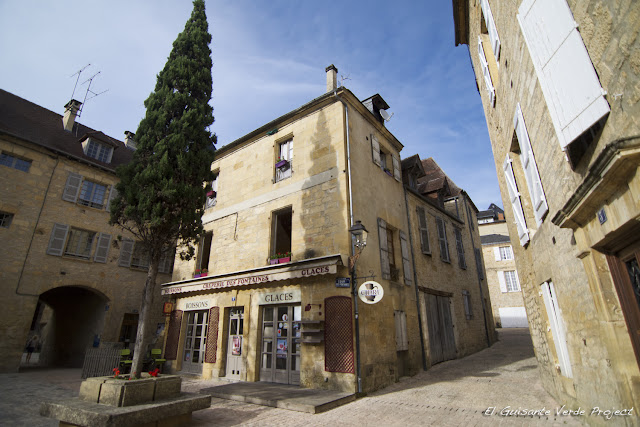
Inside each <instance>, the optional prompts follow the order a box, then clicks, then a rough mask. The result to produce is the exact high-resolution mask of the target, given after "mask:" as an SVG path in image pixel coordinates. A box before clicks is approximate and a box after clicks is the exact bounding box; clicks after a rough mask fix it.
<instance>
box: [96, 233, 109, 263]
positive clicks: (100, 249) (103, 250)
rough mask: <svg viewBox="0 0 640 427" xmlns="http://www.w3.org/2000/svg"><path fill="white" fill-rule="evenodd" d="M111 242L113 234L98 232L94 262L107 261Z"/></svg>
mask: <svg viewBox="0 0 640 427" xmlns="http://www.w3.org/2000/svg"><path fill="white" fill-rule="evenodd" d="M110 243H111V235H110V234H105V233H100V234H98V244H97V246H96V253H95V255H94V256H93V261H94V262H107V255H108V253H109V244H110Z"/></svg>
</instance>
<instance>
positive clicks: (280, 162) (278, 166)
mask: <svg viewBox="0 0 640 427" xmlns="http://www.w3.org/2000/svg"><path fill="white" fill-rule="evenodd" d="M287 163H289V162H288V161H286V160H280V161H279V162H278V163H276V167H277V168H281V167H283V166H286V165H287Z"/></svg>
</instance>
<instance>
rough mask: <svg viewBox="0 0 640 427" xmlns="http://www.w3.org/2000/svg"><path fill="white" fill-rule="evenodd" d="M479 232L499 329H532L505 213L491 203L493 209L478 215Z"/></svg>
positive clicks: (492, 303)
mask: <svg viewBox="0 0 640 427" xmlns="http://www.w3.org/2000/svg"><path fill="white" fill-rule="evenodd" d="M478 229H479V230H480V241H481V243H482V256H483V258H484V260H485V270H486V272H487V283H488V286H489V293H490V295H491V307H492V309H493V319H494V322H495V324H496V326H498V327H500V328H528V327H529V323H528V321H527V312H526V309H525V307H524V300H523V298H522V290H521V288H520V279H519V278H518V269H517V268H516V262H515V259H514V257H513V247H512V246H511V239H510V238H509V230H508V228H507V221H506V220H505V215H504V211H503V210H502V209H500V208H499V207H498V206H496V205H495V204H493V203H491V205H490V206H489V209H487V210H485V211H480V212H478Z"/></svg>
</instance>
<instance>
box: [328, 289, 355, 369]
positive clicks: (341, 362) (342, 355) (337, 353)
mask: <svg viewBox="0 0 640 427" xmlns="http://www.w3.org/2000/svg"><path fill="white" fill-rule="evenodd" d="M324 306H325V319H326V320H325V327H324V370H325V371H327V372H344V373H348V374H353V373H355V370H354V363H353V327H352V325H353V322H352V318H353V316H352V310H351V298H350V297H329V298H325V300H324Z"/></svg>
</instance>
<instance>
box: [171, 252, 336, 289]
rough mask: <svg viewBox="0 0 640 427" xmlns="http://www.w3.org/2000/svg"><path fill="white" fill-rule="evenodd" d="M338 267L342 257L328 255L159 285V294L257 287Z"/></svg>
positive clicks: (332, 270)
mask: <svg viewBox="0 0 640 427" xmlns="http://www.w3.org/2000/svg"><path fill="white" fill-rule="evenodd" d="M338 265H343V264H342V257H341V256H340V255H329V256H326V257H319V258H311V259H305V260H302V261H297V262H292V263H287V264H276V265H269V266H265V267H261V268H253V269H250V270H244V271H238V272H235V273H231V274H223V275H216V276H207V277H200V278H196V279H188V280H181V281H178V282H170V283H164V284H163V285H161V286H162V295H171V294H182V293H186V292H197V291H204V290H208V289H220V288H235V287H239V286H248V285H259V284H264V283H268V282H274V281H278V280H288V279H294V278H304V277H311V276H318V275H322V274H336V273H337V272H338Z"/></svg>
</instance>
